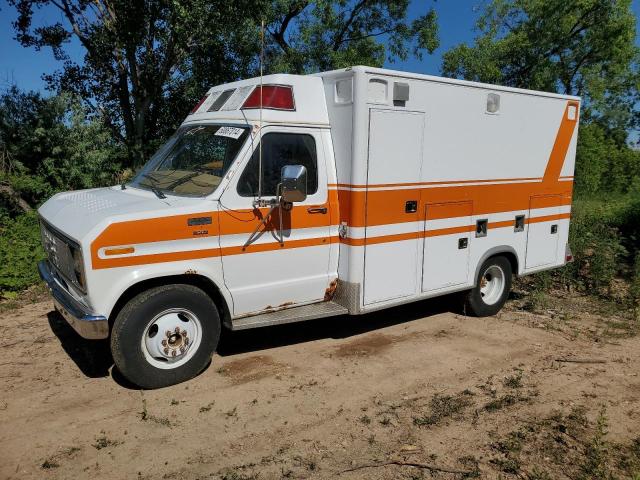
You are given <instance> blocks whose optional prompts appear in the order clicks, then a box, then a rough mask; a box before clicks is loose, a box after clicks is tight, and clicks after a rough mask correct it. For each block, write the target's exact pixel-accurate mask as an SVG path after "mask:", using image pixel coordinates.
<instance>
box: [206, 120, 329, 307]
mask: <svg viewBox="0 0 640 480" xmlns="http://www.w3.org/2000/svg"><path fill="white" fill-rule="evenodd" d="M261 141H262V192H263V195H262V198H263V199H265V200H271V199H275V198H276V187H277V185H278V183H279V182H280V175H281V173H280V172H281V170H282V167H283V166H285V165H304V166H305V167H306V169H307V198H306V199H305V200H304V201H302V202H296V203H294V204H293V206H292V208H291V209H290V210H284V209H280V208H278V207H276V208H275V209H274V210H273V212H272V214H271V215H269V210H270V208H269V207H266V208H265V207H261V208H255V207H254V205H253V204H254V200H255V199H256V198H257V194H258V183H259V181H258V176H259V175H258V171H259V169H258V164H259V161H258V159H259V146H258V142H256V145H255V148H254V150H253V152H252V153H250V154H249V158H246V159H245V160H244V162H243V163H244V165H242V166H241V167H240V168H239V169H238V171H236V173H235V174H234V178H233V179H232V181H231V182H230V183H229V186H228V187H227V188H226V189H225V191H224V193H223V194H222V196H221V198H220V216H219V219H220V244H221V248H222V265H223V270H224V282H225V285H226V287H227V288H228V289H229V291H230V293H231V296H232V298H233V317H239V316H245V315H248V314H253V313H259V312H264V311H269V310H272V309H281V308H287V307H290V306H294V305H300V304H307V303H314V302H320V301H322V300H323V299H324V294H325V290H326V288H327V286H328V285H329V259H330V254H331V219H330V218H331V217H330V213H329V212H330V208H329V200H328V192H327V172H326V165H325V155H324V151H323V143H322V138H321V134H320V133H319V132H318V131H316V130H313V129H299V128H290V129H287V128H277V129H275V128H267V129H265V132H264V133H263V135H262V140H261ZM281 215H282V218H281ZM265 218H266V221H265V222H264V223H261V221H262V220H264V219H265ZM281 225H282V228H281Z"/></svg>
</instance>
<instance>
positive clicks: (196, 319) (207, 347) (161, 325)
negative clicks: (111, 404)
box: [111, 284, 220, 388]
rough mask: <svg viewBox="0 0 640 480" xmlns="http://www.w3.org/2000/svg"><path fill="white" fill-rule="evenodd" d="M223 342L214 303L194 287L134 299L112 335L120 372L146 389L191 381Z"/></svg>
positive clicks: (162, 290)
mask: <svg viewBox="0 0 640 480" xmlns="http://www.w3.org/2000/svg"><path fill="white" fill-rule="evenodd" d="M219 338H220V317H219V315H218V310H217V308H216V306H215V304H214V303H213V300H211V298H210V297H209V296H208V295H207V294H206V293H205V292H203V291H202V290H200V289H199V288H197V287H194V286H192V285H183V284H176V285H165V286H161V287H156V288H152V289H149V290H147V291H145V292H142V293H140V294H139V295H137V296H136V297H134V298H133V299H131V300H130V301H129V302H128V303H127V304H126V305H125V306H124V308H123V309H122V310H121V311H120V313H119V314H118V317H117V318H116V320H115V322H114V324H113V329H112V331H111V353H112V355H113V360H114V362H115V364H116V366H117V367H118V370H119V371H120V372H121V373H122V374H123V375H124V376H125V377H126V378H127V379H128V380H129V381H131V382H133V383H135V384H136V385H138V386H140V387H143V388H159V387H165V386H168V385H173V384H176V383H180V382H183V381H185V380H189V379H190V378H193V377H195V376H196V375H197V374H198V373H200V372H201V371H202V370H203V369H204V368H205V367H206V366H207V364H208V363H209V361H210V360H211V356H212V355H213V352H214V350H215V348H216V346H217V344H218V340H219Z"/></svg>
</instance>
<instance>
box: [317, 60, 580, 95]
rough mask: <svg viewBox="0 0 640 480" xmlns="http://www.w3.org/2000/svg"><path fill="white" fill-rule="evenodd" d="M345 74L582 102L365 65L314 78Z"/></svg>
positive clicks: (534, 92)
mask: <svg viewBox="0 0 640 480" xmlns="http://www.w3.org/2000/svg"><path fill="white" fill-rule="evenodd" d="M345 72H354V73H367V74H372V75H381V76H387V77H396V78H403V79H407V80H424V81H428V82H436V83H448V84H452V85H460V86H465V87H472V88H482V89H489V90H496V91H502V92H511V93H520V94H524V95H536V96H539V97H551V98H562V99H565V100H578V101H580V97H576V96H573V95H561V94H559V93H550V92H541V91H538V90H527V89H524V88H513V87H504V86H501V85H492V84H489V83H481V82H471V81H468V80H458V79H455V78H446V77H437V76H435V75H424V74H421V73H411V72H401V71H398V70H389V69H386V68H375V67H367V66H364V65H357V66H354V67H348V68H343V69H339V70H330V71H327V72H320V73H315V74H313V75H312V76H318V77H325V76H338V75H340V74H344V73H345Z"/></svg>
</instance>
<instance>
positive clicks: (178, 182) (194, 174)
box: [167, 172, 201, 190]
mask: <svg viewBox="0 0 640 480" xmlns="http://www.w3.org/2000/svg"><path fill="white" fill-rule="evenodd" d="M200 173H201V172H192V173H188V174H187V175H185V176H184V177H181V178H179V179H178V180H176V181H175V182H173V183H170V184H169V185H167V190H173V189H174V188H176V187H177V186H179V185H182V184H183V183H185V182H188V181H189V180H191V179H192V178H193V177H197V176H198V175H200Z"/></svg>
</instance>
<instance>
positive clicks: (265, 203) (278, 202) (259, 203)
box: [242, 183, 287, 250]
mask: <svg viewBox="0 0 640 480" xmlns="http://www.w3.org/2000/svg"><path fill="white" fill-rule="evenodd" d="M281 190H282V183H279V184H278V185H277V187H276V198H275V199H273V200H264V199H262V198H260V199H256V200H254V202H253V208H259V207H271V208H270V209H269V211H268V212H267V214H266V215H265V216H264V217H262V219H261V220H260V223H258V225H256V228H255V229H254V230H253V232H252V233H251V235H249V238H248V239H247V241H246V242H245V243H244V245H243V246H242V250H246V249H247V246H248V245H251V244H252V243H253V241H254V240H255V239H257V238H258V237H259V235H257V234H258V233H259V231H260V227H262V226H263V225H264V226H265V229H266V226H267V222H268V221H269V219H270V218H271V217H272V216H273V211H274V210H275V209H276V208H278V209H279V210H280V212H279V213H280V214H279V217H280V231H279V232H276V233H274V234H273V237H274V238H275V239H276V240H277V241H278V243H279V244H280V246H284V228H283V224H282V210H283V202H282V193H281ZM285 210H287V208H285Z"/></svg>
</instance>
